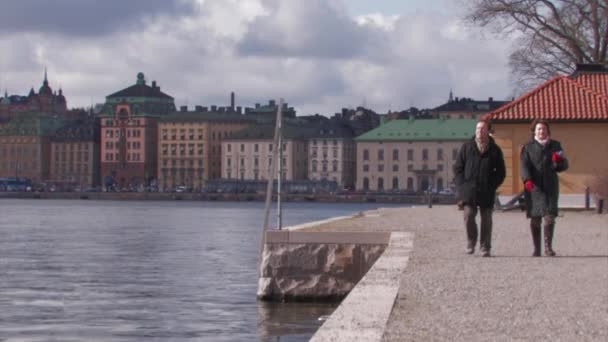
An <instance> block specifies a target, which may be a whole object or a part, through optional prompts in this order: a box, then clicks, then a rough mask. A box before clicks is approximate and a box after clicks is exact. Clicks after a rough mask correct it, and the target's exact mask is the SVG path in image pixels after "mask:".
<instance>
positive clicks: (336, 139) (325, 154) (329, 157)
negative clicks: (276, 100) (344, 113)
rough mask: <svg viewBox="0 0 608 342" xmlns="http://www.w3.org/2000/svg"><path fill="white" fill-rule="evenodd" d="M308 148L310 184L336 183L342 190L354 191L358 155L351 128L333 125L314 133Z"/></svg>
mask: <svg viewBox="0 0 608 342" xmlns="http://www.w3.org/2000/svg"><path fill="white" fill-rule="evenodd" d="M332 121H335V120H332ZM308 147H309V148H308V178H309V179H310V180H312V181H315V182H316V181H334V182H336V183H337V186H338V188H339V189H354V186H355V169H356V167H355V165H356V153H355V141H354V134H353V131H352V129H351V128H350V127H348V126H346V125H343V124H340V123H335V122H331V121H330V122H328V123H327V124H326V125H323V126H320V127H318V128H317V129H315V130H314V131H313V133H312V136H311V137H310V138H309V139H308Z"/></svg>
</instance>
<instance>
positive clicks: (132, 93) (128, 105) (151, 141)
mask: <svg viewBox="0 0 608 342" xmlns="http://www.w3.org/2000/svg"><path fill="white" fill-rule="evenodd" d="M171 112H175V104H174V101H173V98H172V97H171V96H169V95H167V94H165V93H163V92H162V91H161V90H160V87H159V86H157V85H156V81H153V82H152V84H151V86H150V85H147V84H146V80H145V77H144V74H143V73H141V72H140V73H138V74H137V81H136V83H135V84H134V85H132V86H130V87H128V88H125V89H123V90H120V91H118V92H116V93H113V94H111V95H108V96H107V97H106V103H105V105H104V109H103V111H102V113H101V114H100V121H101V122H100V124H101V163H100V168H101V170H100V173H101V177H102V178H103V183H104V185H105V186H109V185H113V186H114V187H118V188H119V189H129V190H133V189H141V188H142V187H143V186H146V185H150V184H153V183H154V182H156V179H157V149H158V145H157V144H158V119H159V118H160V117H161V116H164V115H167V114H169V113H171Z"/></svg>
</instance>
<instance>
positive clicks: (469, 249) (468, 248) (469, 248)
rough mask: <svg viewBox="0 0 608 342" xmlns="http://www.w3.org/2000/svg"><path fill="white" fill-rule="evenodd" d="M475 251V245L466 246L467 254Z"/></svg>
mask: <svg viewBox="0 0 608 342" xmlns="http://www.w3.org/2000/svg"><path fill="white" fill-rule="evenodd" d="M473 253H475V247H467V254H473Z"/></svg>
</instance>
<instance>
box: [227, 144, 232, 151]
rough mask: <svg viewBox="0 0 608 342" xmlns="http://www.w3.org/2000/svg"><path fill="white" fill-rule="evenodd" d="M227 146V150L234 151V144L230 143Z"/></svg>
mask: <svg viewBox="0 0 608 342" xmlns="http://www.w3.org/2000/svg"><path fill="white" fill-rule="evenodd" d="M226 148H227V150H228V153H230V152H232V145H230V144H228V145H227V146H226Z"/></svg>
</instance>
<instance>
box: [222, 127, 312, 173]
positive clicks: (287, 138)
mask: <svg viewBox="0 0 608 342" xmlns="http://www.w3.org/2000/svg"><path fill="white" fill-rule="evenodd" d="M310 133H311V130H310V129H307V128H303V127H296V126H287V125H286V126H284V127H283V140H282V151H280V152H281V153H280V154H279V155H280V158H281V164H282V170H281V171H282V179H283V180H305V179H308V146H307V145H308V139H309V136H310ZM273 143H274V126H272V125H259V126H252V127H249V128H246V129H244V130H242V131H240V132H238V133H236V134H234V135H233V136H232V137H229V138H228V139H226V140H225V141H223V142H222V178H223V179H241V180H268V179H273V178H275V177H272V176H271V166H272V161H273V159H272V158H273V148H274V147H273V146H274V144H273ZM277 170H278V169H277Z"/></svg>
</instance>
